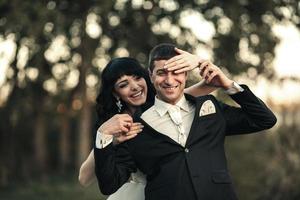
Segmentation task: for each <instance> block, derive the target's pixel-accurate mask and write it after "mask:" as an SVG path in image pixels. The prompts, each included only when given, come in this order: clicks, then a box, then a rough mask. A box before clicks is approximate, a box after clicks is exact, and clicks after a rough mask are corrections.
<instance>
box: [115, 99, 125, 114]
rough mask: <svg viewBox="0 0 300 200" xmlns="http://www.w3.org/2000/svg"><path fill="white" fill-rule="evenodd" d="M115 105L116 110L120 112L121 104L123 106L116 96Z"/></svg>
mask: <svg viewBox="0 0 300 200" xmlns="http://www.w3.org/2000/svg"><path fill="white" fill-rule="evenodd" d="M116 105H117V107H118V112H119V113H120V112H121V110H122V106H123V105H122V103H121V101H120V98H117V102H116Z"/></svg>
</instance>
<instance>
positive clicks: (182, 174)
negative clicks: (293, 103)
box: [94, 86, 276, 200]
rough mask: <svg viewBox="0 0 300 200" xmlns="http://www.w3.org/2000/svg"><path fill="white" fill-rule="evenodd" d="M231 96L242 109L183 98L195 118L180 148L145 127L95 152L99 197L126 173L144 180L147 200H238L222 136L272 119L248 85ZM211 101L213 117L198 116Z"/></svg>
mask: <svg viewBox="0 0 300 200" xmlns="http://www.w3.org/2000/svg"><path fill="white" fill-rule="evenodd" d="M242 87H243V88H244V89H245V90H244V91H243V92H241V93H238V94H235V95H232V98H233V100H235V101H236V102H237V103H238V104H239V105H240V106H241V108H237V107H232V106H229V105H226V104H223V103H220V102H218V101H217V100H216V99H215V97H214V96H212V95H207V96H201V97H198V98H194V97H191V96H189V95H186V98H187V99H188V100H189V101H191V102H193V103H194V104H195V116H194V120H193V123H192V126H191V130H190V133H189V136H188V138H187V142H186V145H185V147H182V146H181V145H179V144H178V143H176V142H175V141H174V140H172V139H171V138H169V137H168V136H166V135H164V134H161V133H159V132H157V131H155V130H154V129H153V128H152V127H150V126H149V125H147V124H146V123H145V122H144V121H143V120H142V119H140V118H138V119H137V120H138V121H141V122H142V123H143V124H144V125H145V127H144V129H143V131H142V132H141V133H140V134H138V136H136V137H135V138H133V139H131V140H129V141H127V142H125V143H123V144H120V145H117V146H113V145H112V144H111V145H109V146H107V147H106V148H104V149H97V148H95V151H94V152H95V162H96V168H95V170H96V176H97V179H98V185H99V188H100V190H101V191H102V193H103V194H111V193H113V192H115V191H116V190H117V189H118V188H119V187H120V186H122V184H123V183H125V182H126V181H127V180H128V178H129V176H130V173H131V172H135V171H136V169H137V168H138V169H140V170H141V171H142V172H143V173H145V174H146V175H147V185H146V188H145V198H146V200H176V199H177V200H182V199H186V200H208V199H209V200H211V199H212V200H231V199H237V197H236V194H235V191H234V189H233V186H232V182H231V178H230V175H229V173H228V170H227V164H226V157H225V152H224V140H225V136H227V135H235V134H246V133H252V132H257V131H261V130H264V129H268V128H271V127H272V126H273V125H274V124H275V123H276V117H275V116H274V114H273V113H272V112H271V111H270V110H269V109H268V108H267V107H266V106H265V104H264V103H263V102H262V101H261V100H259V99H258V98H257V97H256V96H255V95H254V94H253V93H252V92H251V91H250V90H249V89H248V87H247V86H242ZM206 100H211V101H212V102H213V103H214V105H215V108H216V113H214V114H209V115H206V116H199V110H200V108H201V105H202V104H203V103H204V102H205V101H206Z"/></svg>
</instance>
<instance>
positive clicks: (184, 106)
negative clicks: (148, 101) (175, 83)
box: [154, 95, 190, 116]
mask: <svg viewBox="0 0 300 200" xmlns="http://www.w3.org/2000/svg"><path fill="white" fill-rule="evenodd" d="M171 106H174V105H172V104H169V103H166V102H164V101H162V100H160V99H158V98H157V96H156V97H155V101H154V109H155V110H156V111H157V112H158V114H159V115H160V116H163V115H165V114H166V113H167V112H168V109H169V108H170V107H171ZM176 106H178V107H179V108H180V109H181V110H183V111H185V112H189V111H190V108H189V104H188V101H187V100H186V98H185V96H184V95H183V96H182V97H181V99H180V100H179V101H178V102H177V103H176Z"/></svg>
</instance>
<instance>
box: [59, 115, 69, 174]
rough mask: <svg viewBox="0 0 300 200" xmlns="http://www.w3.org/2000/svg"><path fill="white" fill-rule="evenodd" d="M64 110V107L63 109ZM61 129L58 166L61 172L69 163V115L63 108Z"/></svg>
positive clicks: (64, 170)
mask: <svg viewBox="0 0 300 200" xmlns="http://www.w3.org/2000/svg"><path fill="white" fill-rule="evenodd" d="M64 110H65V109H64ZM60 128H61V131H60V140H59V146H60V163H59V167H60V170H61V172H66V170H67V169H68V166H69V164H70V160H71V158H70V147H71V145H70V142H71V141H70V140H71V138H70V116H69V111H68V110H65V112H63V113H62V115H61V127H60Z"/></svg>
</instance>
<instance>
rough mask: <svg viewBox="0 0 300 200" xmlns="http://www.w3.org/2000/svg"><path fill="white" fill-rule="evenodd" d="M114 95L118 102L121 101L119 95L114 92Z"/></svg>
mask: <svg viewBox="0 0 300 200" xmlns="http://www.w3.org/2000/svg"><path fill="white" fill-rule="evenodd" d="M112 95H113V96H114V97H115V98H116V99H117V100H119V99H120V97H119V96H118V95H117V93H116V92H112Z"/></svg>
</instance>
